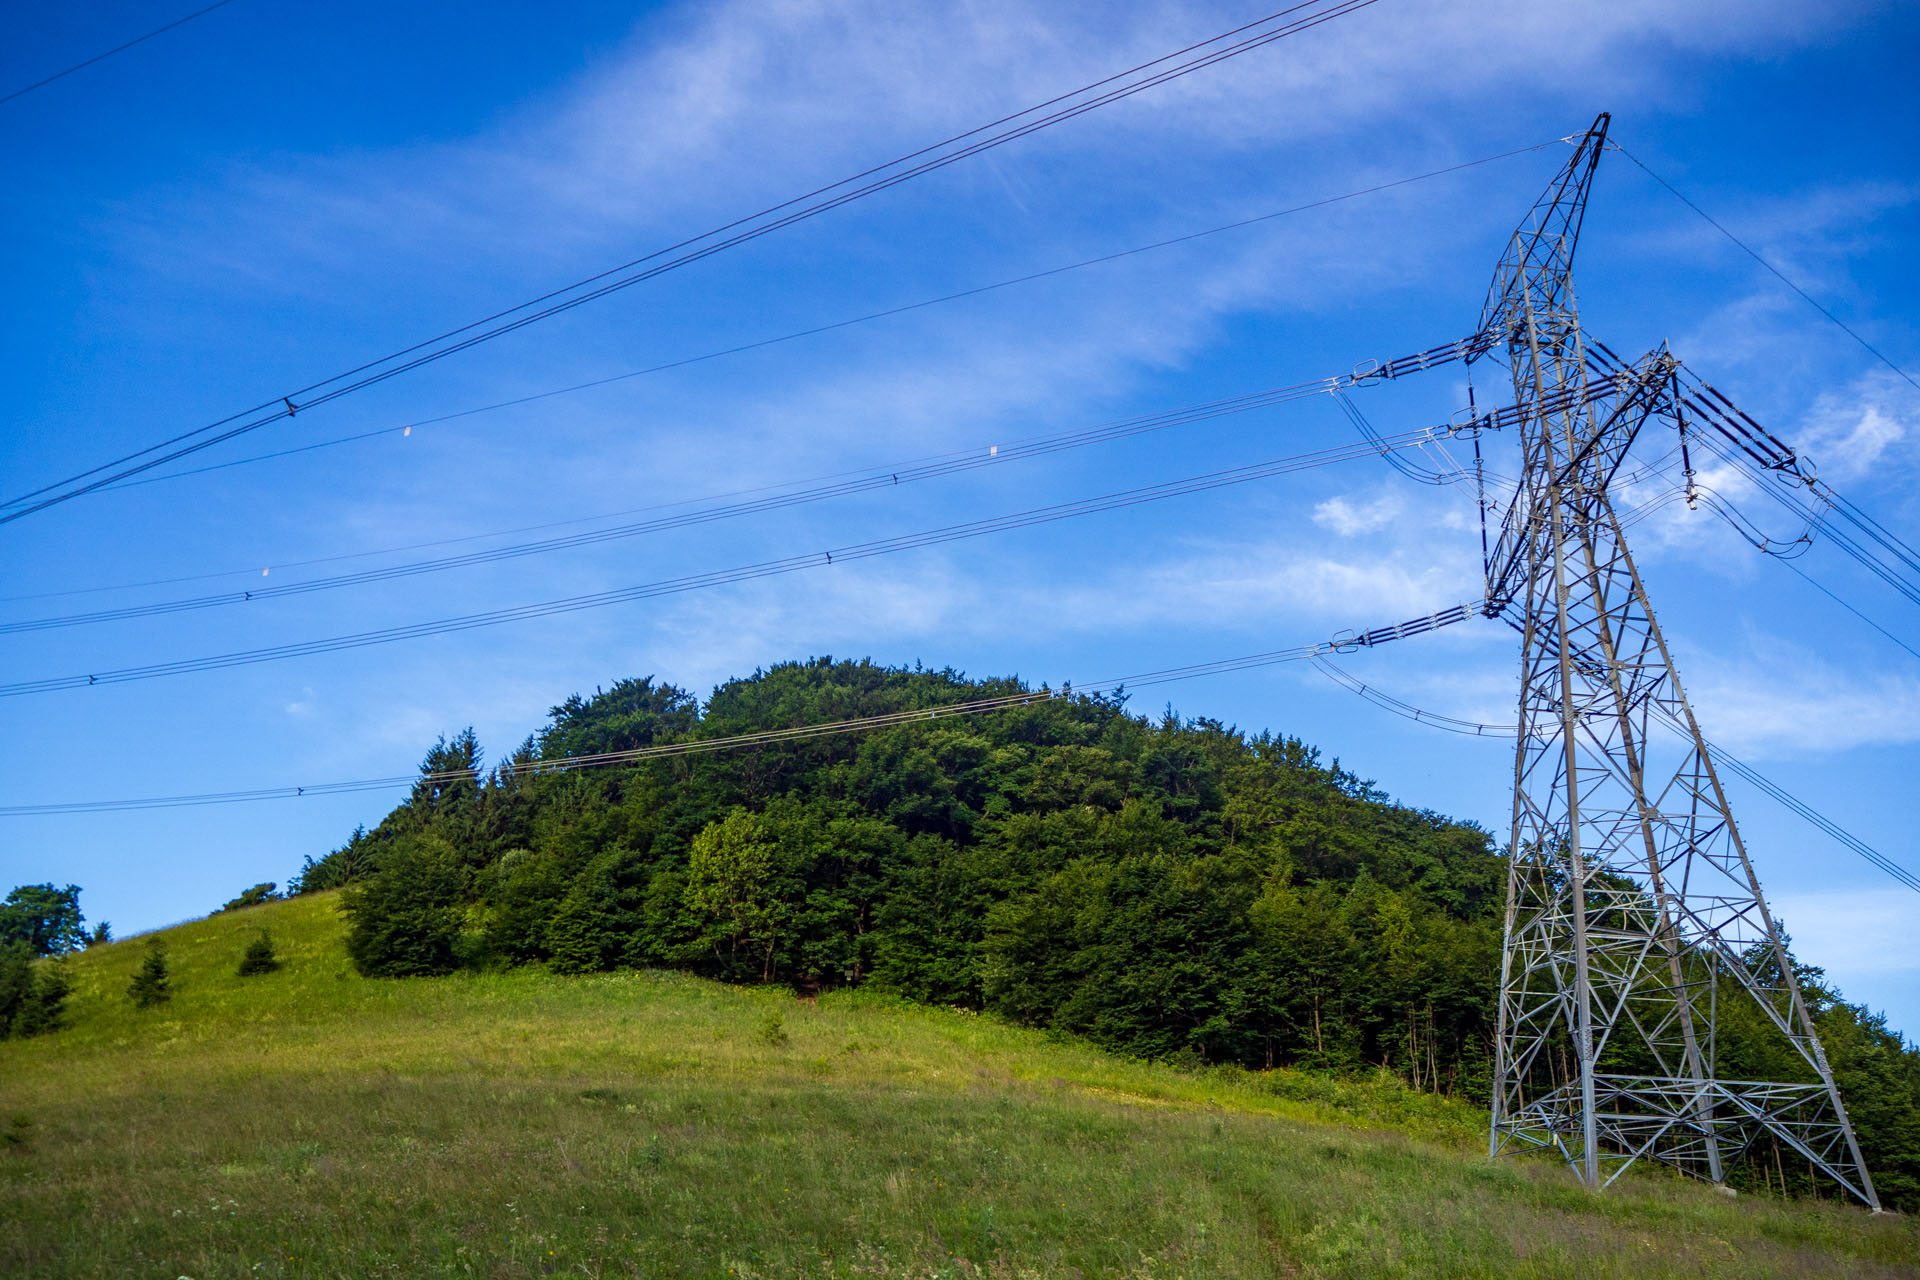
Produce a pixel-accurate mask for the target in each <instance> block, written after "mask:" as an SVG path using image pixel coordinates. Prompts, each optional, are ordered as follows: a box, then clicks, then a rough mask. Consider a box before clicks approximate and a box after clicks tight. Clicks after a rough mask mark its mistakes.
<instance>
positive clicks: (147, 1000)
mask: <svg viewBox="0 0 1920 1280" xmlns="http://www.w3.org/2000/svg"><path fill="white" fill-rule="evenodd" d="M127 998H128V999H129V1000H132V1001H133V1006H134V1008H136V1009H151V1008H153V1006H155V1005H157V1004H165V1003H166V1002H167V1001H169V1000H171V999H173V982H172V979H170V978H169V977H168V976H167V948H166V945H165V944H164V943H162V942H161V941H160V939H158V938H155V939H153V940H152V941H151V942H149V943H147V958H146V959H144V960H142V961H141V962H140V969H139V972H137V973H135V974H134V975H133V981H132V982H130V983H128V984H127Z"/></svg>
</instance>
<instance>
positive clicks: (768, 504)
mask: <svg viewBox="0 0 1920 1280" xmlns="http://www.w3.org/2000/svg"><path fill="white" fill-rule="evenodd" d="M1460 345H1461V344H1459V343H1450V344H1447V345H1446V346H1443V347H1437V348H1434V350H1435V351H1437V352H1442V353H1445V352H1448V351H1452V350H1455V349H1457V348H1459V347H1460ZM1357 381H1359V377H1358V375H1355V374H1339V375H1335V376H1334V377H1331V378H1321V379H1317V380H1315V381H1313V382H1302V383H1295V384H1294V385H1292V386H1288V387H1274V388H1270V389H1268V390H1265V391H1257V392H1253V393H1250V394H1248V395H1242V396H1232V397H1229V398H1226V399H1222V400H1213V401H1208V402H1207V403H1204V404H1198V405H1188V406H1185V407H1183V408H1179V409H1167V410H1162V411H1161V412H1159V413H1152V414H1143V415H1140V416H1137V417H1133V418H1124V419H1120V420H1119V421H1115V422H1109V423H1104V424H1102V425H1099V426H1093V427H1082V428H1077V429H1075V430H1072V431H1064V432H1056V433H1054V434H1051V435H1043V436H1032V437H1028V438H1026V439H1023V440H1015V441H1010V442H1008V443H1006V444H1004V445H999V444H996V445H990V446H982V447H978V448H975V449H972V450H969V451H966V452H963V453H954V454H948V455H945V456H944V457H941V458H936V459H933V460H930V461H927V462H923V463H919V464H917V465H905V466H899V467H895V468H892V469H887V468H880V469H875V470H872V471H869V472H867V473H865V474H863V475H859V476H857V477H855V478H853V479H847V480H840V481H836V482H834V483H830V484H825V485H817V486H814V487H812V488H807V489H798V490H789V491H787V492H782V493H774V494H772V495H770V496H766V497H760V498H753V499H751V500H747V501H742V502H735V503H729V504H721V505H717V506H710V507H704V508H700V509H698V510H694V511H685V512H681V513H680V514H677V515H671V516H657V517H654V518H653V519H650V520H642V521H637V522H632V523H628V524H622V525H616V526H614V527H611V528H604V529H594V530H589V531H586V532H582V533H571V534H564V535H561V536H558V537H552V538H543V539H540V540H538V541H534V542H522V543H515V544H512V545H510V546H504V547H493V548H489V549H487V550H484V551H470V552H466V553H463V554H460V555H453V556H442V557H438V558H436V559H432V560H419V561H413V562H411V563H407V564H397V565H388V566H385V567H383V568H378V569H364V570H360V571H358V572H354V573H344V574H335V575H332V576H329V577H322V578H309V579H304V580H297V581H293V582H284V583H280V584H275V585H270V586H261V587H253V588H248V589H244V590H231V591H224V592H219V593H216V594H212V595H202V596H191V597H187V598H184V599H178V600H164V601H156V602H153V603H149V604H141V605H128V606H125V607H122V608H118V609H98V610H94V611H92V612H88V613H78V614H65V615H60V616H56V617H48V618H31V619H24V620H21V621H17V622H0V635H11V634H18V633H21V632H30V631H47V630H53V629H57V628H64V627H74V626H84V625H89V624H93V623H100V622H118V621H125V620H127V619H132V618H145V617H154V616H158V615H161V614H168V613H181V612H186V611H189V610H201V609H210V608H216V607H219V606H223V605H236V604H246V603H251V602H260V601H267V600H274V599H280V598H283V597H286V596H293V595H307V594H310V593H312V592H315V591H327V590H333V589H335V588H339V587H349V586H361V585H365V584H368V583H375V582H386V581H390V580H392V579H395V578H405V577H414V576H417V575H420V574H424V573H437V572H441V571H443V570H448V569H459V568H467V567H471V566H474V565H480V564H492V563H496V562H498V561H502V560H510V559H517V558H521V557H525V556H531V555H539V554H543V553H546V552H551V551H564V550H572V549H575V548H578V547H584V546H593V545H597V544H599V543H603V542H611V541H615V540H617V539H623V538H633V537H640V536H642V535H645V534H652V533H660V532H663V531H666V530H669V529H681V528H686V527H688V526H691V525H700V524H710V523H713V522H715V521H719V520H726V519H732V518H735V517H739V516H747V515H758V514H762V513H765V512H769V511H779V510H785V509H786V508H789V507H796V506H802V505H806V504H810V503H815V502H824V501H827V500H830V499H834V498H843V497H848V496H851V495H854V494H860V493H867V492H871V491H874V490H880V489H890V488H898V487H899V486H901V485H903V484H912V483H915V482H917V481H921V480H930V479H934V478H937V477H940V476H947V475H953V474H956V473H959V472H963V471H974V470H978V469H980V468H983V467H992V466H999V465H1002V464H1004V463H1009V462H1018V461H1023V460H1025V459H1028V458H1035V457H1042V456H1045V455H1048V454H1053V453H1059V452H1062V451H1064V450H1067V449H1078V448H1085V447H1088V446H1091V445H1096V444H1104V443H1108V442H1110V441H1114V440H1122V439H1127V438H1130V437H1133V436H1139V435H1145V434H1147V433H1150V432H1155V431H1164V430H1168V429H1170V428H1173V427H1181V426H1190V425H1192V424H1194V423H1197V422H1207V421H1212V420H1214V419H1217V418H1223V417H1228V416H1231V415H1234V414H1240V413H1247V412H1251V411H1253V410H1256V409H1267V408H1273V407H1276V406H1278V405H1282V404H1287V403H1290V402H1292V401H1296V400H1302V399H1306V398H1309V397H1312V396H1316V395H1325V394H1328V393H1333V394H1339V393H1340V392H1339V389H1340V388H1341V387H1343V386H1351V385H1353V384H1354V383H1356V382H1357ZM1343 398H1344V397H1343ZM1347 411H1348V413H1349V414H1357V413H1358V412H1359V411H1358V410H1357V409H1354V408H1353V407H1352V404H1351V402H1349V403H1348V404H1347ZM1367 438H1368V439H1369V441H1370V442H1374V443H1375V447H1376V449H1379V450H1382V451H1383V456H1386V457H1389V458H1392V457H1394V456H1395V455H1394V452H1393V451H1392V450H1391V449H1385V448H1384V446H1382V445H1380V444H1379V443H1378V441H1379V436H1378V434H1377V433H1372V434H1370V435H1368V437H1367Z"/></svg>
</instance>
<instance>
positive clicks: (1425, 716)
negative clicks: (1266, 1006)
mask: <svg viewBox="0 0 1920 1280" xmlns="http://www.w3.org/2000/svg"><path fill="white" fill-rule="evenodd" d="M1336 652H1337V650H1336ZM1309 660H1310V661H1311V662H1312V663H1313V666H1314V668H1315V669H1316V670H1317V671H1319V672H1320V674H1322V675H1324V676H1326V677H1327V679H1329V680H1331V681H1333V682H1334V683H1335V684H1337V685H1339V686H1340V687H1341V688H1343V689H1345V690H1347V691H1348V692H1349V693H1353V694H1357V695H1358V696H1360V697H1362V698H1364V699H1366V700H1367V701H1368V702H1371V703H1373V704H1374V705H1375V706H1377V707H1380V708H1382V709H1383V710H1386V711H1390V712H1392V713H1393V714H1394V715H1397V716H1399V717H1401V718H1402V719H1405V720H1412V721H1414V722H1415V723H1417V724H1424V725H1427V726H1428V727H1429V728H1434V729H1443V730H1445V731H1446V732H1448V733H1458V734H1463V735H1465V736H1467V737H1474V738H1505V739H1509V740H1510V739H1512V738H1513V737H1514V735H1515V734H1516V732H1517V730H1516V729H1515V728H1514V727H1513V726H1511V725H1496V724H1479V723H1476V722H1474V721H1472V720H1461V719H1458V718H1456V717H1453V716H1443V715H1440V714H1439V713H1437V712H1433V711H1423V710H1421V709H1420V708H1419V707H1416V706H1413V705H1412V704H1411V703H1407V702H1402V701H1401V700H1400V699H1398V698H1395V697H1392V696H1390V695H1388V694H1386V693H1383V692H1381V691H1380V690H1379V689H1377V688H1375V687H1373V686H1372V685H1369V684H1365V683H1363V682H1362V681H1360V680H1359V679H1358V678H1357V677H1355V676H1354V675H1353V674H1352V673H1350V672H1348V671H1347V670H1346V669H1345V668H1343V667H1341V666H1340V664H1339V663H1337V662H1335V661H1334V660H1333V657H1332V656H1331V655H1330V654H1329V653H1326V652H1320V653H1315V654H1311V655H1309ZM1661 722H1662V723H1663V724H1664V725H1665V726H1666V727H1667V728H1669V729H1672V730H1674V731H1675V732H1677V733H1678V734H1679V735H1680V736H1681V737H1682V738H1687V739H1689V740H1690V739H1691V737H1692V735H1691V734H1690V733H1689V732H1688V731H1687V730H1686V728H1685V726H1684V725H1682V724H1681V723H1680V722H1679V721H1678V720H1677V719H1676V718H1674V717H1673V716H1671V715H1670V714H1667V715H1663V716H1662V717H1661ZM1706 747H1707V754H1708V755H1709V756H1711V757H1712V758H1713V762H1714V763H1715V764H1716V765H1719V766H1720V767H1722V768H1724V769H1726V770H1727V771H1728V772H1729V773H1732V774H1735V775H1736V776H1738V777H1740V778H1743V779H1745V780H1746V781H1747V782H1748V783H1750V784H1752V785H1753V786H1754V787H1756V788H1757V789H1759V790H1760V791H1761V792H1763V793H1764V794H1765V795H1766V796H1767V797H1768V798H1769V799H1771V800H1773V801H1774V802H1775V803H1777V804H1779V805H1780V806H1781V807H1783V808H1785V809H1787V810H1788V811H1789V812H1791V813H1793V814H1795V815H1796V816H1798V817H1799V818H1801V819H1802V820H1803V821H1805V822H1806V823H1808V824H1809V825H1811V826H1813V827H1814V828H1816V829H1817V830H1819V831H1821V832H1823V833H1824V834H1826V835H1827V836H1828V837H1829V838H1831V839H1832V840H1834V841H1835V842H1836V843H1838V844H1840V845H1842V846H1844V847H1845V848H1847V849H1848V850H1850V851H1852V852H1853V853H1855V854H1857V855H1859V856H1860V858H1862V859H1863V860H1864V861H1865V862H1866V863H1867V864H1868V865H1869V866H1871V867H1873V868H1874V869H1875V870H1877V871H1879V872H1881V873H1882V874H1884V875H1886V876H1889V877H1891V878H1892V879H1893V880H1894V881H1896V882H1897V883H1899V884H1900V885H1902V886H1904V887H1905V888H1908V889H1912V890H1914V891H1915V892H1920V875H1915V874H1914V873H1913V872H1912V871H1909V870H1908V869H1907V868H1906V867H1904V866H1902V865H1901V864H1900V863H1898V862H1896V861H1894V860H1893V859H1892V858H1889V857H1888V856H1887V855H1885V854H1883V853H1881V852H1880V851H1879V850H1878V849H1875V848H1874V847H1873V846H1872V845H1870V844H1868V843H1867V842H1866V841H1865V840H1862V839H1861V838H1860V837H1858V836H1856V835H1854V834H1853V833H1852V832H1850V831H1848V830H1847V829H1846V828H1844V827H1842V826H1841V825H1840V824H1839V823H1837V822H1835V821H1834V820H1833V819H1831V818H1829V817H1827V816H1826V815H1825V814H1822V813H1820V812H1819V811H1818V810H1816V809H1815V808H1814V807H1813V806H1812V805H1810V804H1808V803H1806V801H1804V800H1801V799H1800V798H1799V797H1797V796H1795V795H1794V794H1792V793H1791V792H1789V791H1788V790H1787V789H1786V788H1785V787H1782V786H1781V785H1780V784H1779V783H1777V782H1775V781H1773V780H1772V779H1771V778H1769V777H1767V776H1766V775H1765V774H1763V773H1761V772H1760V771H1759V770H1758V769H1755V768H1754V767H1753V766H1752V765H1750V764H1747V763H1746V762H1745V761H1743V760H1741V759H1739V758H1738V757H1736V756H1734V755H1732V754H1731V753H1729V752H1728V751H1727V750H1726V749H1725V748H1724V747H1721V746H1718V745H1716V744H1714V743H1712V742H1708V743H1706ZM4 812H5V811H4V810H0V813H4Z"/></svg>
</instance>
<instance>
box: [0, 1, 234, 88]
mask: <svg viewBox="0 0 1920 1280" xmlns="http://www.w3.org/2000/svg"><path fill="white" fill-rule="evenodd" d="M232 3H233V0H214V2H213V3H212V4H210V5H208V6H207V7H206V8H204V9H196V10H194V11H193V12H192V13H190V14H188V15H187V16H186V17H184V18H175V19H174V20H173V21H172V22H169V23H167V24H166V25H165V26H162V27H155V28H154V29H153V30H151V31H149V32H147V33H146V34H145V35H143V36H135V37H134V38H133V39H131V40H129V41H127V42H126V43H125V44H118V45H115V46H114V47H113V48H111V49H109V50H107V51H106V52H105V53H96V54H94V55H93V56H92V57H91V58H88V59H87V60H86V61H84V62H76V63H74V64H73V65H72V66H70V67H68V68H67V69H66V70H65V71H56V72H54V73H53V74H52V75H50V76H48V77H47V78H46V79H44V80H36V81H34V82H33V83H32V84H30V85H28V86H26V87H25V88H24V89H15V90H14V91H13V92H12V93H9V94H7V95H6V96H5V97H0V105H5V104H6V103H9V102H12V101H13V100H14V99H15V98H19V97H23V96H25V95H26V94H29V93H32V92H33V91H34V90H35V89H44V88H46V87H47V86H48V85H50V84H52V83H53V82H54V81H56V80H64V79H66V77H68V76H70V75H72V74H73V73H74V72H76V71H84V70H86V69H87V68H88V67H90V66H92V65H93V64H94V63H96V62H100V61H103V60H105V59H107V58H111V57H112V56H113V55H114V54H116V53H125V52H126V51H127V50H129V49H131V48H133V46H135V45H137V44H144V43H146V42H147V41H148V40H151V39H153V38H154V37H155V36H161V35H165V34H166V33H167V32H169V31H171V30H173V29H174V28H175V27H179V26H185V25H186V24H187V23H189V22H192V21H193V20H194V19H195V18H204V17H205V16H206V15H208V14H210V13H212V12H213V11H214V10H215V9H219V8H223V7H225V6H226V5H229V4H232Z"/></svg>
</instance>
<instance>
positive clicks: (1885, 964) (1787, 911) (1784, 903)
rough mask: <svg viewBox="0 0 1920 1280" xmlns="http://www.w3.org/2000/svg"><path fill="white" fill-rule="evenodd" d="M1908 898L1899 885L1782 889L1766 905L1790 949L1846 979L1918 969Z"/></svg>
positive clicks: (1919, 935)
mask: <svg viewBox="0 0 1920 1280" xmlns="http://www.w3.org/2000/svg"><path fill="white" fill-rule="evenodd" d="M1834 856H1836V857H1837V856H1840V855H1839V854H1837V853H1836V854H1835V855H1834ZM1910 903H1911V899H1910V898H1907V897H1906V895H1905V893H1904V891H1901V890H1891V891H1890V890H1886V889H1859V890H1832V891H1827V892H1807V893H1785V894H1781V895H1778V896H1775V897H1773V898H1772V899H1771V900H1770V903H1769V905H1770V906H1771V908H1772V910H1773V913H1774V915H1776V916H1777V917H1779V918H1780V920H1781V921H1782V922H1783V923H1785V925H1786V927H1787V931H1788V933H1790V934H1791V935H1792V937H1793V949H1794V952H1795V954H1797V955H1799V956H1800V957H1801V958H1803V959H1805V960H1807V961H1809V962H1811V963H1816V964H1818V965H1820V966H1821V967H1822V968H1824V969H1826V970H1828V971H1829V972H1830V973H1833V974H1836V975H1844V976H1845V977H1846V978H1847V979H1849V980H1850V979H1852V978H1854V977H1873V976H1881V975H1889V974H1910V973H1915V972H1920V932H1916V931H1915V930H1914V927H1913V908H1912V906H1911V905H1910Z"/></svg>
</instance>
